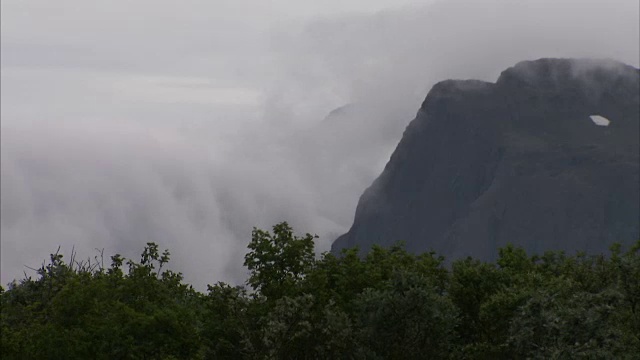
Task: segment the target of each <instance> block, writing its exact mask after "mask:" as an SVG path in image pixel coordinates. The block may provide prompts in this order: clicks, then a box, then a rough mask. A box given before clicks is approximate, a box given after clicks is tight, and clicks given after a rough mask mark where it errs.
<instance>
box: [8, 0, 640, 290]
mask: <svg viewBox="0 0 640 360" xmlns="http://www.w3.org/2000/svg"><path fill="white" fill-rule="evenodd" d="M265 4H266V3H263V2H259V1H240V2H238V1H222V2H205V1H196V0H189V1H185V2H180V3H177V2H158V1H153V2H151V1H146V0H145V1H140V2H135V4H133V3H130V2H122V1H109V2H106V1H105V2H95V3H91V4H88V3H86V2H84V1H79V0H64V1H56V2H50V1H44V0H34V1H29V2H24V1H23V2H18V1H12V0H8V1H3V2H2V75H1V76H2V84H1V85H2V108H1V111H2V132H1V136H2V139H1V140H2V142H1V145H0V146H1V156H2V162H1V174H2V179H1V180H2V182H1V186H2V189H1V190H2V197H1V205H2V209H1V210H2V222H1V231H2V243H1V246H2V254H1V256H2V259H1V260H2V261H1V264H2V265H1V266H2V282H3V283H6V282H8V281H10V279H12V278H14V277H17V276H20V275H21V273H22V270H24V267H23V266H24V265H29V266H37V265H38V264H39V263H40V262H41V260H42V259H43V258H45V257H46V255H47V254H48V253H49V252H52V251H55V249H56V248H57V247H58V245H62V246H63V251H70V248H71V247H72V246H74V245H75V248H76V249H77V250H78V251H80V253H81V254H85V255H89V254H92V249H93V248H95V247H97V248H105V253H106V254H113V253H115V252H120V253H123V254H124V255H127V256H133V257H136V256H137V254H138V253H139V252H140V250H141V249H142V246H143V245H144V243H145V242H147V241H157V242H158V243H160V244H161V245H162V246H166V247H168V248H169V249H170V250H171V251H172V253H173V254H174V260H175V261H174V266H175V267H176V268H177V269H178V270H180V271H183V272H184V273H185V275H186V277H187V280H189V281H191V282H194V283H195V284H196V285H197V286H198V287H200V288H203V286H204V284H206V283H212V282H215V281H217V280H226V281H231V282H242V279H244V276H245V275H246V274H245V272H244V270H243V269H242V266H241V264H242V261H243V254H244V250H245V246H246V244H247V242H248V241H249V237H250V232H251V227H252V226H258V227H263V228H264V227H269V226H270V225H273V224H274V223H275V222H277V221H282V220H288V221H290V222H291V223H292V225H293V226H294V227H295V228H296V229H298V230H299V231H305V232H306V231H308V232H312V233H317V234H319V235H321V236H322V238H321V239H320V243H319V245H320V249H322V250H327V249H328V248H329V245H330V241H331V240H332V237H334V236H335V235H338V234H340V233H341V232H344V231H346V230H347V229H348V227H349V226H350V225H351V221H352V219H353V213H354V211H355V206H356V202H357V199H358V197H359V196H360V194H361V193H362V191H363V190H364V188H365V187H367V186H368V185H369V184H370V183H371V181H372V180H373V179H374V178H375V176H377V174H378V173H379V172H380V171H381V170H382V168H383V166H384V164H385V163H386V160H387V159H388V157H389V155H390V154H391V152H392V151H393V149H394V147H395V145H396V144H397V142H398V141H399V140H400V137H401V135H402V131H403V130H404V127H405V126H406V125H407V123H408V122H409V121H410V120H411V119H412V117H413V116H414V115H415V112H416V111H417V109H418V107H419V106H420V103H421V102H422V100H423V99H424V96H425V95H426V93H427V91H428V90H429V88H430V87H431V86H432V85H433V84H434V83H435V82H437V81H440V80H443V79H447V78H476V79H481V80H488V81H495V80H496V78H497V76H498V75H499V73H500V71H502V70H504V69H505V68H507V67H509V66H512V65H513V64H515V63H516V62H518V61H521V60H526V59H537V58H540V57H598V58H612V59H616V60H620V61H623V62H626V63H628V64H631V65H633V66H636V67H637V66H638V62H639V59H638V56H639V55H638V54H639V52H640V51H639V48H638V46H639V45H638V44H639V43H640V41H639V35H638V34H639V33H640V31H639V29H638V6H639V5H638V3H637V1H622V0H614V1H610V2H607V3H603V2H589V1H575V0H562V1H548V0H542V1H539V0H538V1H524V0H516V1H513V0H509V1H507V0H490V1H484V2H476V1H460V0H453V1H439V2H434V3H433V4H430V5H425V6H423V5H415V4H413V5H412V4H411V2H409V1H407V2H405V3H402V4H400V3H397V7H396V8H393V6H392V5H390V4H392V2H385V1H382V0H380V1H376V2H375V3H371V2H363V1H356V0H353V1H349V2H340V5H338V2H330V3H327V4H324V5H319V3H318V2H309V3H304V4H306V5H304V4H303V3H301V2H293V1H284V0H282V1H278V2H273V4H270V5H269V6H267V5H265ZM310 4H311V5H312V6H311V5H310ZM394 4H395V2H394ZM401 5H402V6H401ZM336 9H337V10H336ZM360 10H362V11H360ZM345 105H347V106H345ZM336 108H341V110H338V111H336V112H334V113H332V114H331V115H329V116H327V115H328V114H329V113H330V112H331V111H332V110H334V109H336Z"/></svg>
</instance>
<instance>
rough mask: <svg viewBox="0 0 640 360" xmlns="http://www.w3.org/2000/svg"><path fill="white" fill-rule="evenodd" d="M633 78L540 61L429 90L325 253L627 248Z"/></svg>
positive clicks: (636, 118)
mask: <svg viewBox="0 0 640 360" xmlns="http://www.w3.org/2000/svg"><path fill="white" fill-rule="evenodd" d="M639 80H640V71H639V70H638V69H635V68H633V67H630V66H626V65H624V64H621V63H617V62H614V61H594V60H573V59H541V60H537V61H530V62H522V63H519V64H517V65H516V66H514V67H512V68H509V69H507V70H506V71H504V72H503V73H502V74H501V75H500V77H499V78H498V80H497V82H496V83H487V82H482V81H452V80H448V81H444V82H441V83H438V84H436V85H435V86H434V87H433V88H432V89H431V91H430V92H429V94H428V95H427V97H426V99H425V101H424V103H423V104H422V107H421V108H420V110H419V111H418V114H417V116H416V118H415V119H414V120H413V121H412V122H411V123H410V124H409V126H408V127H407V129H406V130H405V132H404V135H403V138H402V140H401V142H400V143H399V145H398V147H397V148H396V150H395V152H394V153H393V155H392V157H391V159H390V161H389V162H388V164H387V165H386V167H385V169H384V171H383V172H382V174H381V175H380V177H378V178H377V179H376V180H375V181H374V182H373V184H372V185H371V187H369V188H368V189H367V190H366V191H365V192H364V194H363V195H362V196H361V198H360V201H359V203H358V207H357V210H356V215H355V221H354V223H353V226H352V227H351V229H350V230H349V232H348V233H347V234H345V235H342V236H341V237H339V238H338V239H337V240H336V241H335V242H334V244H333V246H332V251H333V252H334V253H337V252H339V251H340V249H342V248H345V247H353V246H359V247H360V248H361V249H367V248H369V247H370V246H371V245H373V244H379V245H382V246H389V245H391V244H393V243H395V242H397V241H404V242H405V244H406V246H407V249H408V250H410V251H413V252H422V251H428V250H435V251H437V252H438V253H439V254H442V255H445V256H446V257H447V258H459V257H462V256H467V255H471V256H474V257H476V258H479V259H483V260H492V259H494V258H495V257H496V256H497V249H498V248H499V247H502V246H504V245H506V244H507V243H513V244H514V245H518V246H522V247H524V248H525V249H526V250H527V251H529V252H535V253H541V252H544V251H546V250H564V251H567V252H570V253H573V252H575V251H576V250H584V251H586V252H588V253H600V252H606V251H608V250H607V249H608V247H609V246H610V245H611V244H612V243H613V242H622V243H624V244H629V243H632V242H635V241H636V240H637V239H639V238H640V229H639V227H640V225H639V223H640V220H639V218H640V209H639V208H640V191H639V187H640V176H639V163H640V156H639V151H640V148H639V130H640V129H639V123H640V82H639ZM591 115H600V116H603V117H605V118H607V119H609V120H610V121H611V122H610V124H609V126H598V125H596V124H594V122H592V121H591V118H590V116H591Z"/></svg>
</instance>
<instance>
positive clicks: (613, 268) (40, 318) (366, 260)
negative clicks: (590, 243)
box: [0, 223, 640, 359]
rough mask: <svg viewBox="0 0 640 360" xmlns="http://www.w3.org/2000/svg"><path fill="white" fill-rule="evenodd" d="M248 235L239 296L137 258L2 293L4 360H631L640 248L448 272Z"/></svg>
mask: <svg viewBox="0 0 640 360" xmlns="http://www.w3.org/2000/svg"><path fill="white" fill-rule="evenodd" d="M314 239H315V236H312V235H310V234H306V235H305V236H302V237H299V236H296V235H294V232H293V229H292V228H291V227H290V226H289V225H288V224H287V223H280V224H277V225H275V226H274V227H273V229H272V232H269V231H263V230H259V229H254V231H253V233H252V239H251V242H250V243H249V246H248V248H249V252H248V253H247V255H246V257H245V266H246V267H247V268H248V270H249V272H250V275H249V278H248V280H247V285H248V286H249V288H245V287H244V286H232V285H229V284H225V283H216V284H215V285H210V286H209V287H208V290H207V292H206V293H200V292H198V291H196V290H194V289H193V288H192V287H191V286H189V285H187V284H184V283H183V278H182V275H181V274H179V273H175V272H172V271H171V270H166V269H165V268H166V266H167V264H168V262H169V260H170V254H169V252H168V251H166V250H165V251H161V250H160V249H159V247H158V245H157V244H155V243H148V244H147V245H146V246H145V247H144V249H143V251H142V254H141V257H140V261H138V262H136V261H133V260H130V259H125V258H123V257H121V256H120V255H114V256H112V257H111V260H112V261H111V265H110V266H108V267H105V266H103V264H102V260H101V258H98V257H96V259H95V261H84V262H83V261H76V260H75V254H74V253H72V254H71V258H70V260H69V262H68V263H67V262H65V260H64V259H65V258H64V257H63V255H62V254H60V253H59V252H56V253H55V254H52V255H51V256H50V260H49V263H48V264H46V265H45V264H43V265H42V266H41V267H40V268H39V269H37V270H36V275H37V277H36V278H35V279H34V278H31V277H25V278H24V279H22V280H20V281H14V282H12V283H11V284H9V285H8V288H6V289H5V288H0V305H1V306H2V308H1V310H2V311H1V314H0V336H1V338H0V340H1V348H0V351H1V353H2V357H3V359H59V358H65V359H86V358H95V359H412V358H415V359H424V358H428V359H449V358H450V359H514V358H522V359H525V358H528V359H547V358H550V359H573V358H576V359H578V358H585V359H586V358H589V359H591V358H620V359H634V358H635V359H637V358H639V357H638V355H637V354H640V337H639V336H640V335H639V334H640V256H639V255H640V254H639V253H640V241H639V242H638V243H637V244H636V245H635V246H633V247H632V248H631V249H628V250H626V252H623V249H621V247H620V246H619V245H615V246H613V247H612V249H611V253H610V254H608V255H606V256H605V255H599V256H586V255H584V254H577V255H574V256H568V255H566V254H564V253H561V252H547V253H545V254H542V255H539V256H530V255H527V254H526V252H525V251H524V250H522V249H519V248H515V247H513V246H507V247H505V248H503V249H501V250H500V253H499V257H498V259H497V260H496V262H495V263H485V262H480V261H477V260H474V259H471V258H468V259H461V260H456V261H454V262H452V263H448V264H447V263H445V262H444V259H443V258H442V257H438V256H437V255H436V254H434V253H426V254H419V255H415V254H411V253H408V252H407V251H405V250H404V248H403V247H402V246H401V245H396V246H393V247H391V248H388V249H385V248H381V247H374V248H373V249H372V250H371V251H370V252H368V253H367V254H364V255H363V254H361V253H360V252H359V251H358V250H357V249H349V250H344V251H343V252H342V254H340V255H339V256H336V255H333V254H330V253H324V254H321V255H320V256H319V257H317V258H316V256H315V255H314V243H313V242H314Z"/></svg>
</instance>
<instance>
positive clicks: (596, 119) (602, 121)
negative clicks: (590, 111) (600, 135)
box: [589, 115, 611, 126]
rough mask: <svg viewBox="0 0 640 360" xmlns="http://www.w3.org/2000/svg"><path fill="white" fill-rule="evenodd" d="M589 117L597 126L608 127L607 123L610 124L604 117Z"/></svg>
mask: <svg viewBox="0 0 640 360" xmlns="http://www.w3.org/2000/svg"><path fill="white" fill-rule="evenodd" d="M589 117H590V118H591V121H593V123H594V124H596V125H598V126H609V123H610V122H611V121H609V119H607V118H606V117H604V116H600V115H591V116H589Z"/></svg>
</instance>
